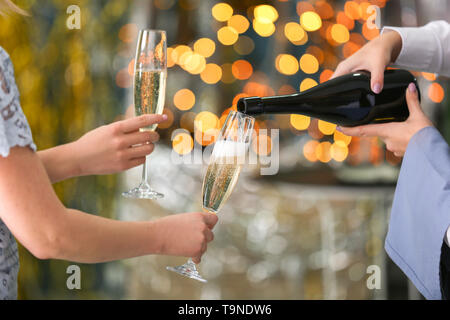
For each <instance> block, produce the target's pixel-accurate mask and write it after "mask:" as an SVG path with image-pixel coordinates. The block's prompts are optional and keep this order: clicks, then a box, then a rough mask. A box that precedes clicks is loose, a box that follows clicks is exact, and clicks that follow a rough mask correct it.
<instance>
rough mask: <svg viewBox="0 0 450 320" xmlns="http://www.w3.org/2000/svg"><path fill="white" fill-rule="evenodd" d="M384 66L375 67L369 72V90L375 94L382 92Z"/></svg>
mask: <svg viewBox="0 0 450 320" xmlns="http://www.w3.org/2000/svg"><path fill="white" fill-rule="evenodd" d="M383 83H384V66H382V65H377V66H375V67H373V68H372V70H370V88H371V89H372V91H373V92H375V93H376V94H378V93H380V92H381V90H383Z"/></svg>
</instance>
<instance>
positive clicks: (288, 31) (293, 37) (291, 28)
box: [284, 22, 308, 45]
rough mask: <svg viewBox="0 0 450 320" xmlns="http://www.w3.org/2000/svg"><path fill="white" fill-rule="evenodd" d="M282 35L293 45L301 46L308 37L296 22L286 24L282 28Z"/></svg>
mask: <svg viewBox="0 0 450 320" xmlns="http://www.w3.org/2000/svg"><path fill="white" fill-rule="evenodd" d="M284 35H285V36H286V38H287V39H288V40H289V41H291V42H292V43H293V44H296V45H301V44H304V43H306V41H307V40H308V36H307V34H306V32H305V30H303V28H302V26H301V25H299V24H298V23H296V22H288V23H286V24H285V26H284Z"/></svg>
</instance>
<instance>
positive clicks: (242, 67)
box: [231, 60, 253, 80]
mask: <svg viewBox="0 0 450 320" xmlns="http://www.w3.org/2000/svg"><path fill="white" fill-rule="evenodd" d="M231 72H232V73H233V76H234V77H235V78H236V79H238V80H246V79H248V78H250V76H251V75H252V73H253V67H252V65H251V64H250V62H248V61H246V60H237V61H235V62H233V64H232V66H231Z"/></svg>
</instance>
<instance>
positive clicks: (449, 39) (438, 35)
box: [383, 20, 450, 76]
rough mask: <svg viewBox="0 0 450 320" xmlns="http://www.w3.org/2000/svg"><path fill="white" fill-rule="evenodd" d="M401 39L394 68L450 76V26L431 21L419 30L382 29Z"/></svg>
mask: <svg viewBox="0 0 450 320" xmlns="http://www.w3.org/2000/svg"><path fill="white" fill-rule="evenodd" d="M385 29H389V30H394V31H396V32H398V33H399V34H400V37H401V38H402V49H401V51H400V54H399V56H398V57H397V60H396V61H395V64H394V66H396V67H402V68H406V69H412V70H418V71H425V72H432V73H438V74H441V75H443V76H450V24H449V23H448V22H446V21H443V20H439V21H433V22H430V23H428V24H426V25H425V26H423V27H419V28H397V27H384V28H383V31H384V30H385Z"/></svg>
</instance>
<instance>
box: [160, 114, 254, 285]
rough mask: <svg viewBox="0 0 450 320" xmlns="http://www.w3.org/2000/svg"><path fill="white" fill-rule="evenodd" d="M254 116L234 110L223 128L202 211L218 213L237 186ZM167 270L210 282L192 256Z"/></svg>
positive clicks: (205, 183)
mask: <svg viewBox="0 0 450 320" xmlns="http://www.w3.org/2000/svg"><path fill="white" fill-rule="evenodd" d="M254 121H255V119H254V118H252V117H250V116H247V115H245V114H243V113H240V112H234V111H231V112H230V113H229V114H228V117H227V119H226V120H225V124H224V125H223V127H222V130H221V132H220V135H219V138H218V139H217V141H216V144H215V146H214V150H213V152H212V154H211V158H210V163H209V166H208V169H207V170H206V174H205V177H204V179H203V195H202V198H203V210H204V211H206V212H209V213H211V214H217V213H218V212H219V210H220V209H221V208H222V206H223V205H224V204H225V202H226V201H227V200H228V197H229V196H230V195H231V192H232V191H233V189H234V186H235V185H236V182H237V180H238V177H239V173H240V172H241V168H242V166H243V165H244V163H245V155H246V153H247V150H248V147H249V145H250V141H251V138H252V132H253V125H254ZM167 270H170V271H174V272H177V273H179V274H181V275H183V276H186V277H189V278H192V279H195V280H198V281H201V282H207V280H205V279H204V278H203V277H202V276H201V275H200V274H199V272H198V270H197V267H196V265H195V263H194V262H193V261H192V259H189V260H188V262H186V263H185V264H184V265H182V266H178V267H167Z"/></svg>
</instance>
